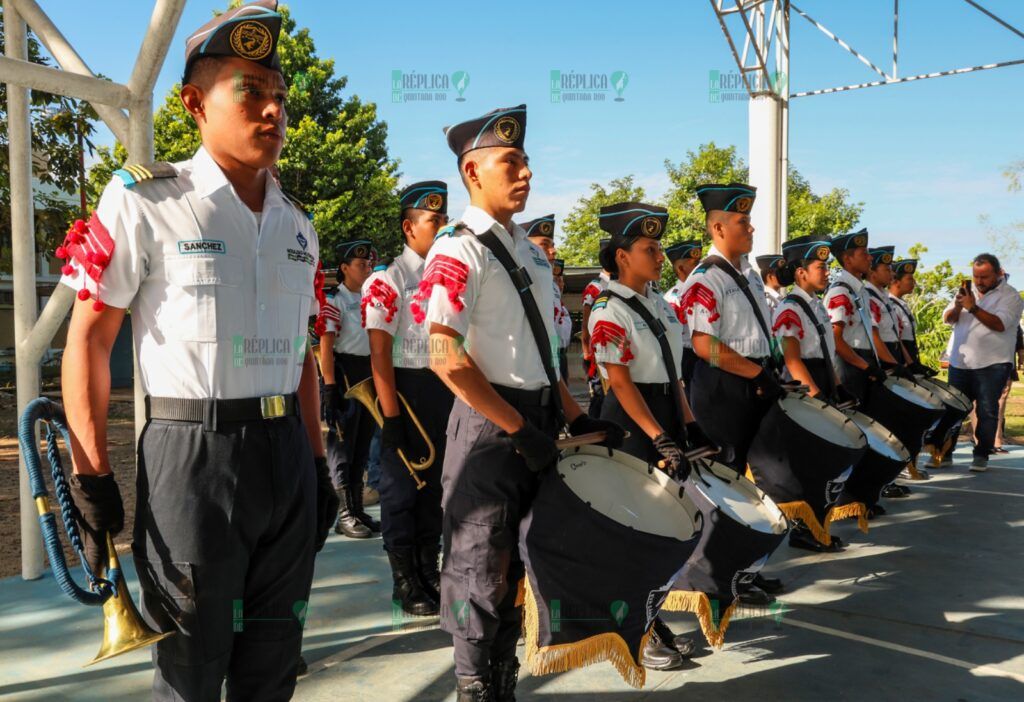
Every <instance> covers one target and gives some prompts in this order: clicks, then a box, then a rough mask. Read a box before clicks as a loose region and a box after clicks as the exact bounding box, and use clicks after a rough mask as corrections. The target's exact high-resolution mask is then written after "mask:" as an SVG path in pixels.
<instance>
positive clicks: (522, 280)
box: [470, 230, 565, 428]
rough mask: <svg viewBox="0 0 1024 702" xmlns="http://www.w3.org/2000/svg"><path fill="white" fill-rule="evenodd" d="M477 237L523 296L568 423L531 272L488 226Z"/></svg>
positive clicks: (553, 392)
mask: <svg viewBox="0 0 1024 702" xmlns="http://www.w3.org/2000/svg"><path fill="white" fill-rule="evenodd" d="M470 231H472V230H470ZM476 238H477V239H478V240H479V241H480V243H481V244H483V245H484V246H486V247H487V248H488V249H490V251H491V253H493V254H494V257H495V258H497V259H498V263H500V264H501V267H502V268H504V269H505V272H506V273H508V277H509V278H510V279H511V281H512V286H513V287H514V288H515V289H516V292H517V293H519V300H520V302H522V304H523V312H524V313H525V314H526V321H527V322H528V323H529V324H530V332H531V333H532V335H533V341H534V343H536V344H537V352H538V353H540V360H541V362H542V363H543V364H544V374H545V375H547V377H548V383H550V384H551V399H552V400H553V401H554V403H555V411H556V412H557V414H558V424H559V427H560V428H561V427H564V426H565V408H564V407H563V406H562V394H561V392H560V391H559V387H558V377H557V376H556V375H555V366H554V363H553V362H552V354H551V344H550V342H549V341H548V335H547V331H546V330H545V328H544V318H543V317H541V315H540V310H539V309H538V308H537V301H536V300H535V299H534V297H533V293H532V292H531V291H530V283H531V282H533V281H532V280H531V279H530V274H529V273H528V272H527V271H526V269H525V268H524V267H522V266H517V265H516V263H515V260H513V258H512V254H510V253H509V251H508V249H506V248H505V245H504V244H502V243H501V240H499V239H498V237H497V236H496V235H495V234H494V232H492V231H490V230H488V231H486V232H484V233H483V234H477V236H476Z"/></svg>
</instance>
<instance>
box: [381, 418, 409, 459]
mask: <svg viewBox="0 0 1024 702" xmlns="http://www.w3.org/2000/svg"><path fill="white" fill-rule="evenodd" d="M380 445H381V446H383V447H384V448H386V449H392V450H394V451H397V450H398V449H402V451H403V452H405V453H408V451H409V437H408V435H407V434H406V433H405V420H404V419H402V415H398V416H397V417H384V425H383V426H382V427H381V429H380Z"/></svg>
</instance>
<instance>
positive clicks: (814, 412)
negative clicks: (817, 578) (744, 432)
mask: <svg viewBox="0 0 1024 702" xmlns="http://www.w3.org/2000/svg"><path fill="white" fill-rule="evenodd" d="M867 446H868V441H867V438H866V437H865V436H864V432H863V431H861V429H860V427H858V426H857V424H856V422H854V421H853V420H851V419H850V418H849V417H847V416H846V415H845V414H843V413H842V412H840V411H839V410H837V409H836V408H835V407H833V406H832V405H829V404H828V403H826V402H823V401H821V400H818V399H815V398H812V397H809V396H807V395H800V394H796V393H789V394H788V395H786V396H785V397H783V398H781V399H780V400H779V401H778V402H776V403H775V404H774V405H773V406H772V408H771V409H770V410H769V411H768V413H767V414H766V415H765V417H764V420H762V422H761V427H760V429H759V430H758V433H757V436H756V437H755V438H754V443H753V444H752V445H751V447H750V452H749V453H748V454H747V458H748V461H749V462H750V472H751V473H752V474H753V476H754V482H755V483H757V486H758V487H759V488H761V489H762V490H764V491H765V492H766V493H767V494H768V496H769V497H771V498H772V500H774V501H775V503H776V504H777V505H778V506H779V509H781V510H782V512H783V513H785V515H786V516H787V517H789V518H790V519H797V518H799V519H801V520H802V521H803V522H804V523H805V524H806V525H807V527H808V529H810V531H811V533H812V534H813V535H814V537H815V538H816V539H817V540H818V541H820V542H821V543H823V544H825V545H826V546H827V545H829V544H831V539H830V538H829V536H828V533H827V532H826V530H825V528H824V526H823V521H824V519H825V511H826V509H827V506H828V495H827V493H828V484H829V483H830V482H832V481H834V480H835V479H836V478H837V477H839V475H840V474H841V473H842V472H843V471H844V470H846V469H847V468H849V467H850V466H852V465H853V464H854V463H856V462H857V461H859V460H860V458H861V456H863V455H864V452H865V451H867Z"/></svg>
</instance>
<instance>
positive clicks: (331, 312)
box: [322, 285, 370, 356]
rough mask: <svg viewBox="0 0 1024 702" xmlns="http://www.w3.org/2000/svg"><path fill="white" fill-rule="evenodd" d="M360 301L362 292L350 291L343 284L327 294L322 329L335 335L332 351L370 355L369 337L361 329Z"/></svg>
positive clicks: (354, 354) (353, 354)
mask: <svg viewBox="0 0 1024 702" xmlns="http://www.w3.org/2000/svg"><path fill="white" fill-rule="evenodd" d="M362 301H363V296H362V293H360V292H352V291H351V290H349V289H348V288H346V287H345V286H344V285H338V289H337V290H335V291H334V293H333V294H331V295H328V296H327V308H326V309H325V311H324V313H323V315H322V317H323V320H324V331H325V332H326V333H328V334H335V335H336V336H335V337H334V353H347V354H351V355H352V356H369V355H370V338H369V337H368V336H367V335H366V330H365V329H363V319H362V317H363V315H362V304H361V303H362Z"/></svg>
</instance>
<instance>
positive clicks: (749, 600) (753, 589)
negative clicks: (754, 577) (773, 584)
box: [736, 585, 775, 607]
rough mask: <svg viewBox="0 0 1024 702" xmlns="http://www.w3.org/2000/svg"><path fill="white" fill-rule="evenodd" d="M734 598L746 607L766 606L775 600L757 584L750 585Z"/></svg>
mask: <svg viewBox="0 0 1024 702" xmlns="http://www.w3.org/2000/svg"><path fill="white" fill-rule="evenodd" d="M736 599H737V600H738V601H739V603H740V604H742V605H745V606H747V607H767V606H768V605H770V604H771V603H772V602H774V601H775V596H774V595H769V594H768V593H767V592H765V591H764V590H762V589H761V588H759V587H758V586H757V585H751V586H750V587H749V588H747V589H746V590H744V591H743V592H741V593H739V597H737V598H736Z"/></svg>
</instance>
